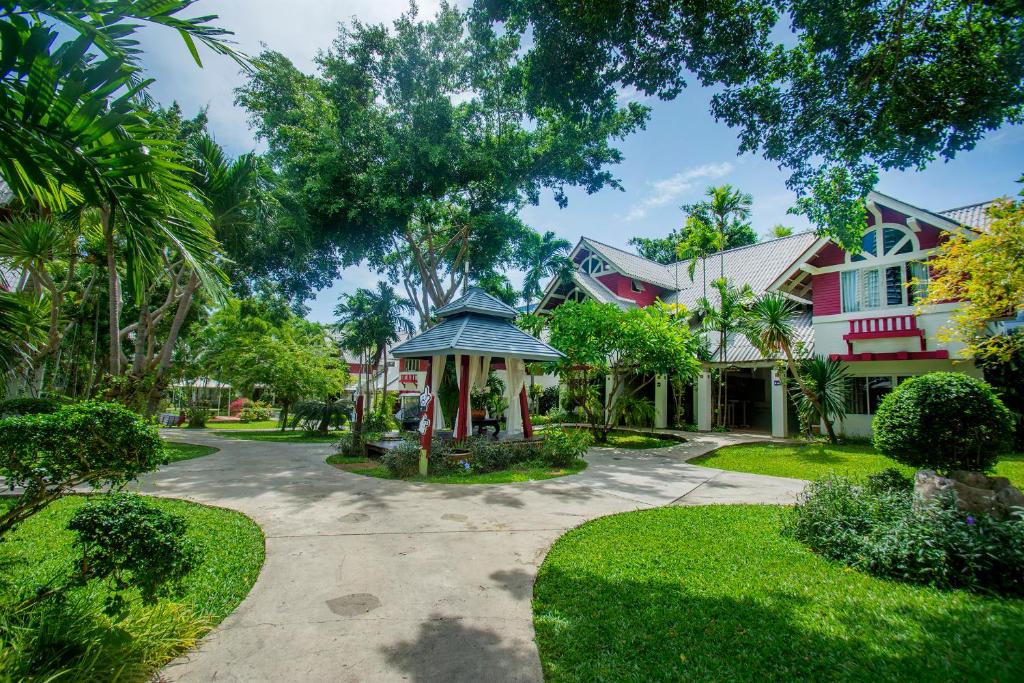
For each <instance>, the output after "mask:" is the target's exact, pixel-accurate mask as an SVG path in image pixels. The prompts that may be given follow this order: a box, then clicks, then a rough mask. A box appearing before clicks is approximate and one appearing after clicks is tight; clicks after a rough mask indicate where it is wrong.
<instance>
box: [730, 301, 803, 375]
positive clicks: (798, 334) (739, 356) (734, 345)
mask: <svg viewBox="0 0 1024 683" xmlns="http://www.w3.org/2000/svg"><path fill="white" fill-rule="evenodd" d="M793 330H794V334H793V342H794V346H796V345H798V344H799V345H801V351H803V352H806V353H811V352H812V351H813V350H814V326H813V324H812V323H811V314H810V312H809V311H807V312H802V313H801V314H800V315H799V316H798V317H797V318H796V319H795V320H793ZM710 341H711V344H710V347H711V358H712V361H713V362H712V365H719V364H720V363H719V362H718V335H716V334H714V333H711V340H710ZM765 360H772V361H774V360H779V359H777V358H765V357H764V354H762V353H761V351H760V350H758V348H757V347H756V346H754V345H753V344H751V343H750V340H748V339H747V338H746V336H744V335H742V334H736V333H734V334H730V335H729V341H728V343H727V344H726V347H725V361H726V364H727V365H731V364H733V363H757V362H761V361H765Z"/></svg>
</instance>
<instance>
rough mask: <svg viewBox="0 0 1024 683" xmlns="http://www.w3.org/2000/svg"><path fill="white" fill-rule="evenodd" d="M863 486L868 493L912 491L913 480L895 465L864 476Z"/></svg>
mask: <svg viewBox="0 0 1024 683" xmlns="http://www.w3.org/2000/svg"><path fill="white" fill-rule="evenodd" d="M864 488H865V489H866V490H867V492H868V493H885V492H887V491H894V492H901V491H902V492H906V491H913V490H914V480H913V479H912V478H911V477H908V476H907V475H905V474H903V473H902V472H900V471H899V470H898V469H896V468H895V467H888V468H886V469H884V470H882V471H881V472H876V473H875V474H869V475H868V476H867V477H866V478H865V481H864Z"/></svg>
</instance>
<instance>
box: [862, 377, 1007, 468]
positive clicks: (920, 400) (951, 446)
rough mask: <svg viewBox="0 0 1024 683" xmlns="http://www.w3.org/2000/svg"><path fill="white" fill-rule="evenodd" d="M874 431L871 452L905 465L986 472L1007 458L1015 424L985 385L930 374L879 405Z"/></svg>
mask: <svg viewBox="0 0 1024 683" xmlns="http://www.w3.org/2000/svg"><path fill="white" fill-rule="evenodd" d="M872 431H873V433H874V437H873V438H874V446H875V449H876V450H878V451H879V452H880V453H883V454H885V455H888V456H890V457H892V458H894V459H895V460H897V461H898V462H901V463H903V464H905V465H910V466H911V467H925V468H929V469H934V470H938V471H940V472H950V471H953V470H972V471H984V470H988V469H990V468H991V467H992V466H993V465H994V464H995V462H996V460H997V459H998V458H999V456H1000V455H1003V454H1005V453H1007V452H1009V450H1010V447H1011V438H1012V434H1013V419H1012V417H1011V416H1010V411H1009V410H1007V408H1006V406H1004V405H1003V403H1002V401H1000V400H999V399H998V398H997V397H996V395H995V393H994V392H993V391H992V387H990V386H989V385H988V384H986V383H985V382H983V381H981V380H979V379H975V378H973V377H969V376H967V375H964V374H961V373H958V372H932V373H929V374H927V375H921V376H919V377H911V378H910V379H908V380H906V381H904V382H903V383H902V384H900V385H899V386H898V387H896V388H895V389H894V390H893V391H892V392H890V393H889V394H888V395H887V396H886V397H885V398H884V399H882V404H881V405H880V406H879V407H878V411H877V412H876V413H875V418H874V421H873V422H872Z"/></svg>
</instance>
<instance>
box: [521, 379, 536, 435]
mask: <svg viewBox="0 0 1024 683" xmlns="http://www.w3.org/2000/svg"><path fill="white" fill-rule="evenodd" d="M519 412H520V415H521V416H522V418H523V436H524V437H526V438H527V439H532V438H533V423H532V422H530V404H529V402H528V401H527V399H526V386H525V385H524V386H523V388H522V389H520V390H519Z"/></svg>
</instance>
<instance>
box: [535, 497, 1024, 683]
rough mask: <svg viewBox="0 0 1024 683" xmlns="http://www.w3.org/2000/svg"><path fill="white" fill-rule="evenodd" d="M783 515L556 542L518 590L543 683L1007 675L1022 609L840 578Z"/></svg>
mask: <svg viewBox="0 0 1024 683" xmlns="http://www.w3.org/2000/svg"><path fill="white" fill-rule="evenodd" d="M787 513H788V511H787V510H784V509H779V508H773V507H766V506H709V507H691V508H674V507H670V508H660V509H655V510H644V511H639V512H631V513H625V514H621V515H615V516H611V517H605V518H602V519H598V520H595V521H593V522H589V523H587V524H585V525H583V526H581V527H579V528H577V529H574V530H573V531H570V532H569V533H567V534H566V535H565V536H563V537H562V538H561V539H559V540H558V541H557V542H556V543H555V545H554V547H553V548H552V550H551V552H550V553H549V554H548V557H547V559H546V560H545V561H544V564H543V566H542V567H541V569H540V572H539V574H538V577H537V583H536V585H535V587H534V602H533V605H534V625H535V627H536V632H537V644H538V647H539V649H540V656H541V662H542V664H543V667H544V673H545V679H546V680H548V681H578V680H609V681H611V680H643V681H678V680H694V681H703V680H737V681H761V680H843V681H875V680H900V679H906V678H908V677H911V678H914V679H915V680H927V681H947V680H991V681H995V680H1016V679H1017V678H1019V675H1020V672H1021V671H1022V670H1024V650H1022V649H1021V648H1020V647H1019V643H1020V642H1021V639H1024V601H1022V600H1008V599H1000V598H994V597H986V596H982V595H977V594H973V593H969V592H966V591H959V590H952V591H942V590H937V589H934V588H930V587H926V586H917V585H912V584H907V583H901V582H897V581H892V580H887V579H879V578H874V577H871V576H868V575H866V574H863V573H861V572H857V571H852V570H850V569H849V568H847V567H846V566H844V565H841V564H839V563H836V562H831V561H828V560H825V559H823V558H821V557H819V556H817V555H815V554H814V553H812V552H810V551H809V550H807V549H806V548H805V547H804V546H802V545H801V544H800V543H799V542H797V541H795V540H793V539H790V538H787V537H784V536H782V535H781V534H780V528H781V524H782V521H783V515H785V514H787ZM723 539H728V542H723Z"/></svg>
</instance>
